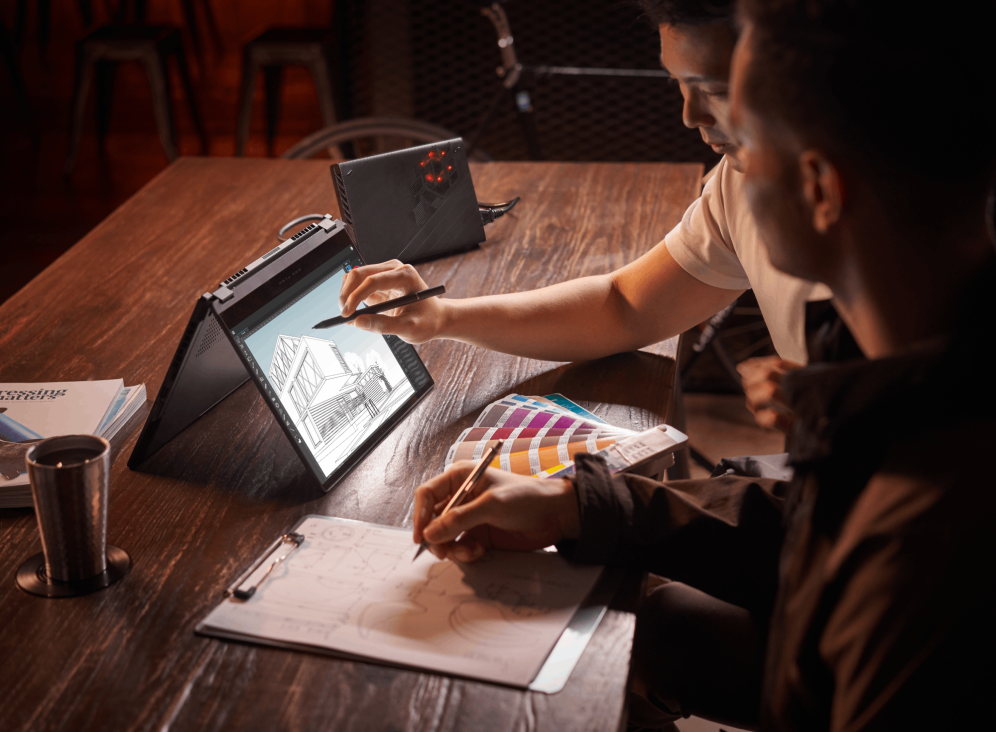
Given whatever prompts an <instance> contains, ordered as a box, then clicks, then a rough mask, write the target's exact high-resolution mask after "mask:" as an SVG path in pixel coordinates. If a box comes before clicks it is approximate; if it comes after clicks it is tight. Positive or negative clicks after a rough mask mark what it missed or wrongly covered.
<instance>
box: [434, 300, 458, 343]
mask: <svg viewBox="0 0 996 732" xmlns="http://www.w3.org/2000/svg"><path fill="white" fill-rule="evenodd" d="M459 319H460V300H459V299H453V300H448V299H444V298H439V317H438V318H437V320H436V329H435V330H436V332H435V333H434V334H433V336H432V337H433V339H435V338H446V339H448V340H459V339H458V337H457V336H456V334H455V333H454V331H455V329H456V326H457V323H458V322H459Z"/></svg>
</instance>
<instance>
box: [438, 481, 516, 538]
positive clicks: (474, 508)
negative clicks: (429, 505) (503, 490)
mask: <svg viewBox="0 0 996 732" xmlns="http://www.w3.org/2000/svg"><path fill="white" fill-rule="evenodd" d="M497 504H498V502H497V501H496V500H495V498H494V494H493V493H491V492H486V493H483V494H481V495H479V496H478V497H477V498H475V499H474V500H472V501H470V502H468V503H465V504H463V505H462V506H456V507H455V508H451V509H450V511H449V513H447V514H445V515H443V516H440V517H438V518H436V519H434V520H433V521H432V522H431V523H429V525H428V526H426V527H425V529H424V531H423V534H422V535H423V537H424V538H425V540H426V541H428V542H431V543H433V544H443V543H446V542H448V541H453V540H454V539H456V538H457V537H458V536H460V534H462V533H463V532H465V531H471V530H472V529H474V528H476V527H478V526H484V525H486V524H491V525H496V526H499V525H500V524H501V517H499V516H496V515H495V514H496V511H495V509H496V507H497ZM496 520H497V521H498V523H495V521H496Z"/></svg>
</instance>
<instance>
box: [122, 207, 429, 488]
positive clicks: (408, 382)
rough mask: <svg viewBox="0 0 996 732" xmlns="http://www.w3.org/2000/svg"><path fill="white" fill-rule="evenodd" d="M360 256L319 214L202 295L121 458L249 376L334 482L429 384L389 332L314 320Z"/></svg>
mask: <svg viewBox="0 0 996 732" xmlns="http://www.w3.org/2000/svg"><path fill="white" fill-rule="evenodd" d="M363 264H365V262H364V260H363V258H362V257H361V256H360V254H359V252H358V251H357V248H356V246H355V245H354V244H353V242H352V240H351V239H350V238H349V235H348V234H346V230H345V227H344V225H343V223H342V222H341V221H338V220H334V219H332V217H331V216H325V217H324V218H323V219H321V220H319V221H318V222H317V223H313V224H309V225H308V226H307V227H305V228H304V229H302V230H301V231H299V232H298V233H297V234H295V235H294V236H293V237H292V238H291V239H289V240H287V241H286V242H284V243H283V244H281V245H280V246H278V247H277V248H275V249H273V250H271V251H269V252H267V253H266V254H264V255H263V256H262V257H260V258H259V259H257V260H255V261H254V262H252V263H250V264H248V265H246V266H245V267H243V268H242V269H240V270H239V271H238V272H236V273H235V274H234V275H232V276H231V277H229V278H228V279H226V280H225V281H224V282H222V283H221V285H220V286H219V287H218V288H217V289H216V290H214V291H213V292H206V293H204V294H203V295H202V296H201V297H200V299H199V300H198V301H197V305H196V306H195V307H194V312H193V315H191V317H190V320H189V322H188V324H187V328H186V330H185V331H184V333H183V336H182V337H181V339H180V345H179V346H178V348H177V350H176V354H175V355H174V356H173V361H172V362H171V363H170V366H169V368H168V369H167V371H166V376H165V378H164V379H163V384H162V386H161V387H160V389H159V394H158V395H157V397H156V401H155V403H154V404H153V406H152V411H151V412H150V413H149V417H148V419H147V420H146V422H145V427H144V428H143V429H142V434H141V435H140V436H139V438H138V442H137V443H136V445H135V449H134V450H133V451H132V453H131V457H130V458H129V460H128V467H130V468H132V469H133V470H135V469H138V468H139V466H140V465H141V464H142V463H143V462H144V461H145V460H146V459H147V458H148V457H149V456H150V455H152V454H153V453H154V452H156V451H157V450H159V449H160V448H161V447H163V445H165V444H166V443H167V442H169V440H171V439H172V438H173V437H175V436H176V435H178V434H179V433H180V432H182V431H183V430H184V429H186V428H187V427H188V426H190V425H191V424H192V423H193V422H195V421H196V420H197V419H198V418H199V417H200V416H201V415H203V414H204V413H206V412H207V411H208V410H209V409H211V408H212V407H213V406H214V405H216V404H217V403H218V402H220V401H221V400H222V399H224V398H225V397H226V396H228V395H229V394H230V393H231V392H232V391H234V390H235V389H236V388H237V387H239V386H241V385H242V384H244V383H245V382H246V381H247V380H250V379H251V380H252V381H253V383H254V384H255V385H256V388H257V389H259V392H260V394H262V395H263V398H264V399H265V401H266V403H267V405H268V406H269V408H270V410H271V411H272V412H273V415H274V416H275V417H276V418H277V422H278V423H279V424H280V427H281V428H282V429H283V430H284V433H285V434H286V435H287V437H288V439H290V442H291V445H293V446H294V449H295V450H296V452H297V453H298V455H299V456H300V458H301V460H302V461H303V462H304V464H305V465H306V466H307V467H308V469H309V470H310V472H311V473H312V474H314V476H315V478H316V479H317V480H318V482H319V483H320V484H321V485H322V487H323V488H324V489H325V490H329V489H330V488H332V487H333V486H334V485H335V484H336V483H338V482H339V481H340V480H342V479H343V478H344V477H345V476H346V475H347V474H348V473H349V471H351V470H352V469H353V468H354V467H356V465H357V464H359V462H360V461H361V460H362V459H363V458H364V457H365V456H366V454H367V453H369V452H370V450H372V449H373V448H374V447H375V446H376V445H377V444H378V443H380V442H381V440H383V439H384V438H385V437H386V436H387V435H388V433H390V432H391V430H392V429H393V428H394V427H395V426H397V424H398V423H400V422H401V420H403V419H404V417H405V416H406V415H407V414H408V412H410V411H411V410H412V409H413V408H414V407H415V405H416V404H418V402H419V401H421V400H422V399H423V398H424V397H425V395H426V394H428V393H429V391H430V390H431V389H432V386H433V381H432V377H431V376H430V375H429V371H428V370H427V369H426V367H425V365H424V364H423V363H422V360H421V359H420V358H419V356H418V354H417V353H416V352H415V349H414V348H413V347H412V346H411V345H409V344H408V343H405V342H404V341H402V340H401V339H400V338H398V337H396V336H385V335H379V334H375V333H367V332H365V331H361V330H359V329H358V328H353V327H352V326H350V325H342V326H338V327H332V328H328V329H325V330H315V329H314V328H313V326H314V324H315V323H316V322H317V321H318V320H320V319H321V318H323V317H325V316H327V315H328V314H329V311H330V310H332V311H333V312H334V311H335V310H336V308H337V307H338V296H339V288H340V285H341V283H342V277H343V276H344V275H345V274H346V273H347V272H349V270H350V269H352V268H353V267H359V266H361V265H363Z"/></svg>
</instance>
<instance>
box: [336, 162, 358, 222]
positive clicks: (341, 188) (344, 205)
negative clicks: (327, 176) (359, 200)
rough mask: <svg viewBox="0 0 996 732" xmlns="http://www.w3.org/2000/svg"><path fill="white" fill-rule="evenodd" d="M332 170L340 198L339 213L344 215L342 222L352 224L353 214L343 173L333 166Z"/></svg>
mask: <svg viewBox="0 0 996 732" xmlns="http://www.w3.org/2000/svg"><path fill="white" fill-rule="evenodd" d="M332 172H333V173H334V175H333V176H332V178H333V180H334V181H335V192H336V194H337V198H338V199H339V215H340V216H342V222H343V223H344V224H346V226H352V225H353V215H352V214H351V213H350V211H349V200H348V199H347V198H346V184H345V183H344V182H343V180H342V173H341V172H340V171H339V169H338V168H333V169H332Z"/></svg>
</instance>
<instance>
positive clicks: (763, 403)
mask: <svg viewBox="0 0 996 732" xmlns="http://www.w3.org/2000/svg"><path fill="white" fill-rule="evenodd" d="M744 392H745V393H746V397H747V409H749V410H750V411H751V412H757V411H759V410H761V409H767V408H770V407H785V408H786V409H787V406H786V405H785V398H784V395H783V394H782V389H781V386H780V385H778V384H776V383H774V382H772V381H764V382H761V383H760V384H753V385H751V386H749V387H747V388H745V389H744Z"/></svg>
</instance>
